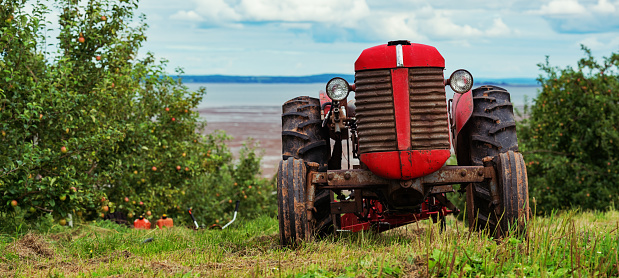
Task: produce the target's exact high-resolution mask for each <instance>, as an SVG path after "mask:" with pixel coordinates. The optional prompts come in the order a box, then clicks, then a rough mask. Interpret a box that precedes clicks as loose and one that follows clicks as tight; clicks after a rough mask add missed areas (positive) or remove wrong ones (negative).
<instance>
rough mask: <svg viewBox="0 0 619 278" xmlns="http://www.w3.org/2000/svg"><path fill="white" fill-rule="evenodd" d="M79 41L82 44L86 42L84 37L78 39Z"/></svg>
mask: <svg viewBox="0 0 619 278" xmlns="http://www.w3.org/2000/svg"><path fill="white" fill-rule="evenodd" d="M77 41H78V42H80V43H84V42H85V41H86V39H85V38H84V37H79V38H78V39H77Z"/></svg>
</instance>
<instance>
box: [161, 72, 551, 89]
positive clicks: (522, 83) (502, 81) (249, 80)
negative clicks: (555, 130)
mask: <svg viewBox="0 0 619 278" xmlns="http://www.w3.org/2000/svg"><path fill="white" fill-rule="evenodd" d="M333 77H342V78H344V79H346V80H347V81H348V82H349V83H353V82H354V80H355V76H354V75H352V74H335V73H325V74H316V75H306V76H241V75H219V74H217V75H182V76H180V78H181V79H182V81H183V82H184V83H237V84H309V83H327V82H328V81H329V80H330V79H331V78H333ZM173 78H175V79H178V78H179V77H177V76H175V77H173ZM474 82H475V86H480V85H497V86H517V87H538V86H540V85H539V83H538V82H537V80H536V79H535V78H527V77H523V78H477V79H475V81H474Z"/></svg>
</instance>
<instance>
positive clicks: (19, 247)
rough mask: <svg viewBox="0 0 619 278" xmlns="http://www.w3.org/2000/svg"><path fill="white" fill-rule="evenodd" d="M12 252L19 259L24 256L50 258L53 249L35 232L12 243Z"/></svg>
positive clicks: (52, 255) (52, 254)
mask: <svg viewBox="0 0 619 278" xmlns="http://www.w3.org/2000/svg"><path fill="white" fill-rule="evenodd" d="M13 248H14V250H13V251H14V252H15V253H16V254H17V255H18V256H19V258H20V259H24V258H36V257H43V258H48V259H49V258H52V257H54V250H53V249H52V248H51V247H50V246H49V244H48V243H47V242H46V241H45V240H43V237H41V236H39V235H35V234H27V235H25V236H24V237H22V238H21V239H20V240H18V241H17V242H15V244H14V245H13Z"/></svg>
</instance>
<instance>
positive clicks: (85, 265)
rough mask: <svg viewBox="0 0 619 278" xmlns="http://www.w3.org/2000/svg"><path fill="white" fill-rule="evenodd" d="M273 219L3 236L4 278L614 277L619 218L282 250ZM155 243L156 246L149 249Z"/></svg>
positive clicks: (454, 226) (339, 240) (378, 237)
mask: <svg viewBox="0 0 619 278" xmlns="http://www.w3.org/2000/svg"><path fill="white" fill-rule="evenodd" d="M277 227H278V225H277V220H276V219H273V218H268V217H263V218H258V219H255V220H251V221H249V220H244V221H243V220H241V221H239V222H238V223H235V224H233V225H232V226H230V227H229V228H228V229H226V230H223V231H222V230H200V231H194V230H190V229H187V228H181V227H178V228H172V229H164V230H158V229H156V230H150V231H144V230H133V229H128V228H125V227H120V226H117V225H114V224H111V223H109V222H99V223H94V224H87V225H80V226H79V227H77V228H73V229H69V228H66V227H54V228H53V229H52V232H49V233H45V234H36V233H28V234H25V235H17V236H16V235H6V234H5V235H1V236H0V239H1V242H0V254H1V255H2V257H1V260H0V276H1V277H13V276H15V277H37V276H44V277H107V276H113V277H141V276H143V277H153V276H157V277H159V276H163V277H168V276H171V277H196V276H199V277H212V276H216V277H429V276H436V277H502V276H504V277H524V276H527V277H570V276H574V277H617V276H619V265H618V264H617V257H618V255H617V249H618V248H619V235H618V233H619V231H618V228H619V212H617V211H610V212H606V213H577V212H567V213H563V214H560V215H553V216H550V217H544V218H541V217H538V218H535V219H533V220H532V221H531V222H530V223H529V233H528V239H526V240H525V239H524V238H506V239H503V240H493V239H490V238H488V237H486V236H484V235H481V234H479V233H469V232H468V230H467V228H466V226H465V225H464V224H463V223H462V222H458V221H456V220H455V219H453V218H451V219H448V223H447V231H446V232H443V233H439V232H438V226H437V225H433V224H431V223H430V222H429V221H423V222H420V223H418V224H412V225H408V226H406V227H402V228H399V229H396V230H392V231H389V232H385V233H382V234H375V233H356V234H340V235H338V236H334V237H329V238H326V239H323V240H320V241H315V242H308V243H305V244H303V245H301V246H299V247H297V248H294V249H288V248H281V247H280V246H279V245H278V237H277ZM149 238H152V241H148V242H144V241H145V240H146V239H149Z"/></svg>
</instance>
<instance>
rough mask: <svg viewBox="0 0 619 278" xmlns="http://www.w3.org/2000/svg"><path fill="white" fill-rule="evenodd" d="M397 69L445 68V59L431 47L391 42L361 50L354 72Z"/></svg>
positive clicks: (404, 42) (406, 42)
mask: <svg viewBox="0 0 619 278" xmlns="http://www.w3.org/2000/svg"><path fill="white" fill-rule="evenodd" d="M398 67H405V68H412V67H438V68H444V67H445V58H443V56H442V55H441V54H440V53H439V52H438V50H436V48H434V47H433V46H429V45H425V44H418V43H410V42H408V41H392V42H389V43H387V44H383V45H378V46H374V47H370V48H368V49H366V50H363V52H362V53H361V55H360V56H359V58H358V59H357V61H356V62H355V71H363V70H371V69H392V68H398Z"/></svg>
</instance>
